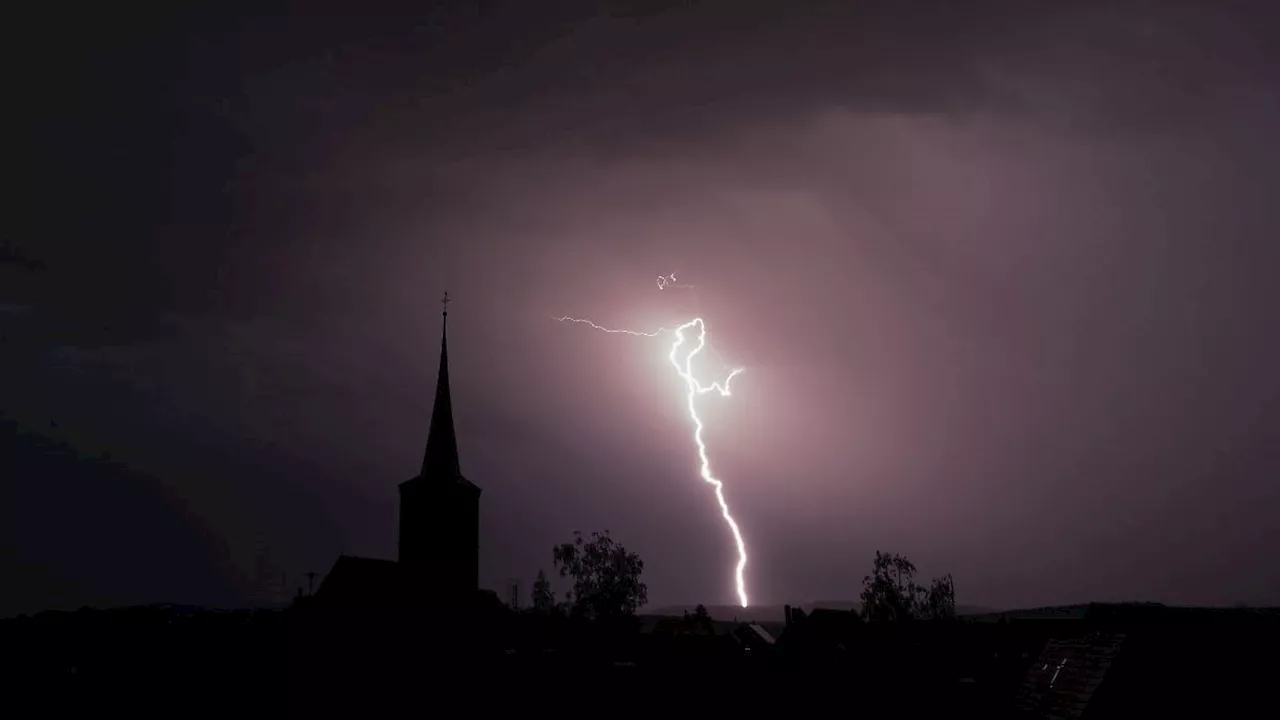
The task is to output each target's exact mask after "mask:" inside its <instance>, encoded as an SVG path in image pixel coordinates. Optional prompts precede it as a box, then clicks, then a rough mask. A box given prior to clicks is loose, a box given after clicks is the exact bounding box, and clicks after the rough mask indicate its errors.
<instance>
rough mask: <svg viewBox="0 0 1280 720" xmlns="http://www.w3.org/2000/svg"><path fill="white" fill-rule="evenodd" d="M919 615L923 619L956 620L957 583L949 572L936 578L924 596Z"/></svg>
mask: <svg viewBox="0 0 1280 720" xmlns="http://www.w3.org/2000/svg"><path fill="white" fill-rule="evenodd" d="M922 600H923V601H922V603H921V607H920V610H919V616H920V618H921V619H923V620H954V619H955V617H956V584H955V581H954V580H952V579H951V574H950V573H948V574H946V575H943V576H942V577H940V578H934V580H933V584H932V585H930V586H929V590H928V592H926V593H924V596H923V598H922Z"/></svg>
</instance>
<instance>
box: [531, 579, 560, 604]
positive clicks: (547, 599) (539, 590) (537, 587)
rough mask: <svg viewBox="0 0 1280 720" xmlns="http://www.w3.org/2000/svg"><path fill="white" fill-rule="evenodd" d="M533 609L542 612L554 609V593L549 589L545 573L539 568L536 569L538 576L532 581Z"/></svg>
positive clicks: (549, 585)
mask: <svg viewBox="0 0 1280 720" xmlns="http://www.w3.org/2000/svg"><path fill="white" fill-rule="evenodd" d="M533 609H534V610H536V611H538V612H542V613H549V612H552V611H554V610H555V609H556V593H555V591H554V590H552V589H551V582H550V581H549V580H547V574H546V573H545V572H543V571H541V570H539V571H538V578H537V579H536V580H534V581H533Z"/></svg>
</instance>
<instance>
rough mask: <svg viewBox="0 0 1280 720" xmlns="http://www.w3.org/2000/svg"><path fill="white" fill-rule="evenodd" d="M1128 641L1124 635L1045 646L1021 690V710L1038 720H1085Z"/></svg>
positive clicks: (1102, 636) (1090, 638) (1018, 695)
mask: <svg viewBox="0 0 1280 720" xmlns="http://www.w3.org/2000/svg"><path fill="white" fill-rule="evenodd" d="M1124 640H1125V636H1124V635H1090V636H1086V637H1083V638H1073V639H1070V640H1050V641H1049V642H1047V643H1045V646H1044V649H1043V650H1041V652H1040V656H1039V657H1038V658H1037V659H1036V661H1035V663H1033V664H1032V666H1031V667H1030V668H1029V669H1028V670H1027V675H1026V677H1025V678H1024V679H1023V683H1022V686H1021V687H1020V688H1019V690H1018V694H1017V698H1016V706H1017V708H1018V710H1020V711H1021V712H1023V713H1026V714H1030V715H1033V716H1036V717H1053V718H1064V719H1067V720H1070V719H1074V718H1080V717H1082V716H1083V715H1084V713H1085V710H1086V709H1087V708H1088V706H1089V701H1090V699H1091V698H1092V697H1093V694H1094V692H1096V691H1097V689H1098V687H1099V686H1101V685H1102V682H1103V680H1104V679H1105V678H1106V676H1107V671H1108V670H1110V669H1111V664H1112V662H1113V661H1114V660H1115V658H1116V656H1117V655H1118V654H1119V652H1120V649H1121V647H1122V646H1123V644H1124Z"/></svg>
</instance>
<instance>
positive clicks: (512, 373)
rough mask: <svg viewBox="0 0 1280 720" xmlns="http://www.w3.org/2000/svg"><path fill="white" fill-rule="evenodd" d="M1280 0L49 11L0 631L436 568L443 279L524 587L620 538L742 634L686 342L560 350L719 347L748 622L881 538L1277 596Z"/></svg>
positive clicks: (11, 294) (4, 254)
mask: <svg viewBox="0 0 1280 720" xmlns="http://www.w3.org/2000/svg"><path fill="white" fill-rule="evenodd" d="M1268 4H1269V3H1266V2H1231V1H1230V0H1227V1H1219V2H1213V3H1209V2H1204V3H1190V2H1175V1H1169V0H1159V1H1157V0H1151V1H1149V2H1109V3H1102V2H1093V1H1092V0H1091V1H1089V2H1079V1H1077V2H1070V3H1049V2H1044V3H1033V2H1014V1H1013V0H1010V1H1009V2H995V1H990V0H982V1H980V2H964V3H960V2H933V3H927V2H907V1H903V0H898V1H894V2H889V1H884V2H874V1H867V2H828V3H805V2H799V1H797V0H792V1H790V2H785V3H783V2H779V3H774V4H771V5H766V4H762V3H755V4H751V3H745V2H727V1H726V2H709V3H691V2H639V1H634V2H563V3H551V2H528V1H514V0H513V1H512V2H488V3H429V2H419V3H406V4H404V5H403V6H402V7H399V8H396V9H394V10H393V9H391V8H389V7H388V6H385V5H380V4H379V3H353V4H351V5H350V7H348V8H347V9H346V11H345V12H339V11H337V10H319V9H317V7H318V6H317V5H316V4H315V3H296V4H294V6H293V7H286V6H284V5H282V4H280V3H265V2H264V3H254V7H255V8H256V10H255V11H254V12H253V13H248V12H243V13H242V12H238V11H237V10H236V9H235V8H233V7H232V6H231V5H230V4H227V3H218V4H215V5H208V6H201V7H199V8H196V7H195V6H187V9H171V10H168V11H163V14H154V13H155V12H156V11H154V10H147V11H145V12H144V11H143V10H142V9H137V10H134V11H128V12H126V11H125V10H122V9H121V7H122V6H121V5H119V4H107V5H102V6H101V7H100V8H98V9H91V10H86V9H84V8H79V7H77V8H75V9H71V8H66V9H61V10H57V9H54V8H49V9H42V10H39V11H38V12H40V13H43V16H32V17H27V18H24V19H23V20H22V21H21V22H17V21H15V22H14V23H13V24H11V25H10V27H8V28H7V30H8V31H9V34H11V35H13V36H14V37H12V38H11V39H10V40H9V41H8V42H7V44H8V47H9V50H10V54H11V59H10V61H9V62H8V63H7V65H8V70H9V73H8V75H9V77H10V78H11V80H10V81H9V82H8V83H7V84H6V85H7V87H6V95H7V97H8V102H7V103H6V115H8V116H9V119H10V122H11V123H13V122H16V124H14V125H11V126H10V127H12V128H13V129H12V130H10V132H9V133H6V136H7V137H6V140H7V142H8V143H9V145H10V146H11V147H10V151H9V152H7V153H6V156H7V157H9V158H10V162H9V163H7V166H8V172H7V173H6V174H7V175H8V176H9V177H10V183H9V187H10V188H11V189H10V190H9V193H10V203H8V204H7V210H6V212H5V213H4V218H3V221H2V223H3V225H2V227H3V237H2V238H0V241H2V242H3V243H4V244H3V246H0V336H2V338H3V339H2V340H0V371H2V372H0V411H3V417H4V423H3V424H2V425H0V436H2V437H3V442H4V445H3V447H4V453H6V454H8V455H9V459H8V460H6V461H5V463H4V464H0V577H3V578H5V583H4V584H5V585H6V591H5V592H4V593H0V616H3V615H10V614H15V613H19V612H32V611H38V610H41V609H46V608H53V607H70V608H74V607H78V606H80V605H81V604H99V605H114V604H124V603H135V602H153V601H177V602H191V603H203V604H212V605H234V604H242V603H245V602H248V600H247V598H248V597H249V593H251V591H252V588H251V585H252V582H253V575H254V572H255V552H256V550H255V547H256V545H257V543H259V542H265V543H267V544H268V545H269V546H270V548H271V553H272V562H273V563H274V564H276V565H277V566H278V567H279V568H281V569H283V570H285V571H287V572H288V573H290V580H289V584H290V585H291V586H292V585H294V584H295V582H296V581H297V580H298V579H299V578H300V575H301V573H303V572H306V571H308V570H314V571H316V572H318V573H324V572H325V571H327V570H328V569H329V568H330V567H331V565H332V563H333V561H334V559H335V558H336V557H337V555H338V553H340V552H346V553H351V554H357V555H366V556H374V557H389V558H393V557H394V556H395V547H396V546H395V541H396V508H397V494H396V485H397V484H398V483H399V482H401V481H403V480H406V479H408V478H409V477H411V476H412V475H414V474H415V473H416V472H417V470H418V467H419V464H420V463H421V457H422V450H423V445H424V443H425V440H426V437H427V429H428V424H429V418H430V412H431V403H432V397H433V393H434V388H435V373H436V369H437V360H438V355H439V336H440V305H439V298H440V296H441V295H442V293H443V292H444V291H445V290H448V291H449V293H450V296H451V297H452V298H453V299H454V301H455V302H453V303H452V304H451V306H450V316H449V321H450V335H449V337H450V343H449V350H450V357H451V375H452V383H453V402H454V408H455V413H456V422H457V426H458V432H459V438H458V443H459V448H460V452H461V455H462V466H463V472H464V473H465V474H466V475H467V476H468V478H469V479H471V480H472V481H474V482H475V483H476V484H478V485H479V486H481V487H482V488H483V489H484V496H483V499H482V508H481V523H482V530H481V532H482V538H481V542H482V548H481V568H480V577H481V582H482V584H484V585H486V586H489V587H493V588H495V589H496V588H499V587H501V586H502V584H503V583H504V582H505V581H507V580H509V579H513V578H519V579H520V580H522V581H523V582H524V592H525V593H526V594H527V592H528V589H529V585H530V582H531V580H532V577H533V576H534V575H535V574H536V572H537V571H538V569H539V568H545V569H547V570H548V571H551V569H552V567H551V552H550V548H551V546H552V544H554V543H557V542H562V541H565V540H568V539H570V536H571V533H572V531H573V530H575V529H581V530H584V531H591V530H604V529H608V530H610V531H611V532H612V534H613V535H614V537H615V538H617V539H618V540H620V541H621V542H623V543H624V544H625V545H626V546H627V547H628V548H630V549H633V550H636V551H638V552H639V553H640V554H641V555H642V556H643V558H644V559H645V562H646V572H645V579H646V580H647V581H648V584H649V590H650V600H651V602H652V604H654V605H663V604H672V603H695V602H704V603H707V604H728V603H731V602H732V601H733V600H734V594H733V585H732V566H733V562H734V560H735V553H734V548H733V545H732V540H731V537H730V535H729V534H728V532H727V531H726V529H725V527H724V525H723V524H722V522H721V520H720V518H719V515H718V510H717V508H716V506H715V500H714V497H713V495H712V493H711V489H710V488H709V487H708V486H706V485H704V484H703V483H702V482H701V481H700V480H699V479H698V478H697V467H696V463H695V455H694V449H693V446H692V441H691V435H690V431H691V428H690V424H689V419H688V417H687V416H686V415H685V411H684V406H683V391H682V387H681V384H680V380H679V379H678V377H676V376H675V375H674V374H673V371H672V369H671V367H670V366H669V365H668V364H667V358H666V352H667V350H668V348H669V343H668V342H667V341H665V340H645V339H639V338H631V337H626V336H618V335H604V334H601V333H596V332H593V331H591V330H589V329H587V328H585V327H582V326H568V325H563V324H559V323H556V322H555V321H554V320H552V318H553V317H554V316H560V315H575V316H579V317H588V318H591V319H593V320H595V321H596V322H599V323H601V324H604V325H611V326H619V327H630V328H635V329H639V330H651V329H654V328H656V327H658V326H661V325H667V326H670V325H671V324H672V323H677V322H680V321H683V320H686V319H688V318H690V317H693V316H694V315H699V316H702V317H704V318H705V319H706V322H707V325H708V328H709V333H710V339H711V341H712V343H713V344H714V346H715V349H716V350H717V351H718V352H719V354H720V355H721V356H722V357H723V358H724V361H725V362H726V363H728V364H729V365H733V366H738V365H740V366H743V367H745V368H746V370H745V372H744V373H743V374H742V375H741V376H739V377H737V378H735V380H734V388H733V389H734V395H733V397H731V398H727V399H721V398H714V399H708V400H707V401H706V402H705V404H704V405H703V406H702V407H703V408H704V418H705V419H706V421H707V424H708V432H707V441H708V443H709V446H710V448H711V451H712V459H713V461H714V463H715V470H716V472H717V474H718V475H720V476H721V477H723V478H724V480H725V482H726V492H727V497H728V499H729V502H730V504H731V505H732V507H733V508H734V511H735V514H736V516H737V518H738V519H739V521H740V522H741V524H742V528H743V531H744V533H745V535H746V538H747V542H748V546H749V548H750V550H751V564H750V566H749V567H748V571H747V581H748V586H749V589H750V591H751V596H752V600H753V603H764V604H772V603H782V602H796V601H801V602H807V601H814V600H834V599H852V598H856V596H857V594H858V592H859V589H860V586H861V580H862V576H863V575H864V574H866V572H867V571H868V570H869V568H870V563H871V558H872V556H873V555H874V552H875V551H876V550H877V549H881V550H887V551H894V552H901V553H904V554H906V555H907V556H909V557H910V558H911V559H912V560H914V561H915V563H916V564H917V566H919V568H920V570H921V572H922V573H923V574H924V575H926V576H931V575H938V574H941V573H944V572H950V573H952V574H953V575H954V576H955V579H956V587H957V596H958V600H959V602H960V603H961V604H966V605H981V606H991V607H1016V606H1034V605H1044V604H1057V603H1069V602H1082V601H1089V600H1131V599H1140V600H1154V601H1163V602H1170V603H1196V604H1232V603H1237V602H1246V603H1256V604H1268V603H1269V604H1277V603H1280V569H1277V566H1276V564H1275V562H1274V561H1273V560H1268V559H1267V556H1268V552H1269V551H1272V552H1273V551H1274V549H1275V548H1276V547H1280V405H1278V404H1277V398H1278V394H1280V333H1278V332H1277V323H1276V320H1275V317H1276V310H1277V308H1280V285H1278V284H1277V282H1276V278H1277V277H1278V274H1280V243H1278V242H1277V229H1278V228H1280V202H1277V201H1276V188H1277V187H1280V142H1278V141H1277V140H1276V131H1275V129H1276V128H1277V127H1280V90H1277V88H1280V84H1277V80H1278V78H1277V77H1276V75H1277V72H1276V68H1278V67H1280V57H1277V51H1276V50H1275V47H1274V38H1275V37H1278V36H1280V22H1277V20H1280V18H1277V17H1275V11H1268V10H1267V9H1266V8H1267V5H1268ZM553 5H554V6H555V7H556V8H558V9H555V10H552V9H550V7H551V6H553ZM375 6H377V7H375ZM748 6H749V7H748ZM139 7H141V6H139ZM782 8H786V10H785V11H784V10H783V9H782ZM33 12H34V11H33ZM1268 13H1270V14H1268ZM1269 43H1270V44H1271V45H1272V47H1271V48H1268V47H1267V46H1268V44H1269ZM15 192H16V195H14V193H15ZM673 272H674V273H676V274H677V277H678V278H679V280H680V281H681V282H684V283H690V284H693V285H695V286H696V289H695V290H689V289H685V288H670V289H668V290H664V291H659V290H658V288H657V286H656V283H655V278H656V277H657V276H659V275H662V274H666V273H673ZM706 369H707V372H708V373H710V372H712V371H713V370H719V369H720V368H719V367H718V366H716V365H715V364H714V363H710V364H708V365H707V366H706ZM33 436H38V437H33ZM39 438H44V439H43V440H40V439H39ZM37 442H46V443H47V442H66V443H70V444H71V445H73V446H74V447H75V448H77V450H78V451H79V452H80V453H81V454H82V455H84V456H86V457H88V458H98V459H99V462H97V463H96V465H95V467H97V468H98V469H97V470H93V471H92V472H91V471H90V470H84V471H83V472H81V473H80V475H76V474H75V472H72V471H70V470H66V468H68V467H73V466H75V465H76V463H80V464H81V465H84V464H86V463H87V461H74V462H73V461H71V460H63V461H55V460H50V459H48V458H47V457H44V456H41V457H44V459H33V458H36V455H38V454H39V453H37V452H36V451H33V450H32V449H31V448H32V447H35V445H34V444H35V443H37ZM103 452H108V453H110V455H111V458H112V462H114V463H115V465H111V464H110V463H104V462H102V461H101V460H102V456H101V454H102V453H103ZM15 458H16V460H14V459H15ZM24 458H25V459H24ZM59 462H61V463H62V465H57V463H59ZM54 465H57V467H54ZM64 466H65V467H64ZM108 466H109V467H108ZM50 468H52V469H50ZM103 468H107V469H103ZM76 472H80V471H76ZM73 476H74V477H73ZM77 478H78V479H77ZM8 588H15V590H9V589H8Z"/></svg>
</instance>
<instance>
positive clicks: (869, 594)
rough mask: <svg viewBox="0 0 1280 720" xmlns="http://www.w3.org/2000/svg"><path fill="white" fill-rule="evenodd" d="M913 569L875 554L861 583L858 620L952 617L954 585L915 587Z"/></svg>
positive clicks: (944, 580) (943, 581) (945, 581)
mask: <svg viewBox="0 0 1280 720" xmlns="http://www.w3.org/2000/svg"><path fill="white" fill-rule="evenodd" d="M915 575H916V566H915V565H914V564H913V563H912V562H911V561H910V560H908V559H906V558H905V557H903V556H902V555H898V554H897V553H894V554H893V555H890V554H888V553H882V552H880V551H878V550H877V551H876V557H875V560H874V561H873V562H872V569H871V574H870V575H868V576H866V577H864V578H863V579H862V616H863V617H864V618H865V619H867V620H871V621H878V622H884V621H891V622H895V621H903V620H948V619H951V618H954V617H955V616H956V591H955V582H954V581H953V580H952V579H951V576H950V575H944V576H942V577H940V578H935V579H934V580H933V584H932V585H931V586H929V587H928V588H924V587H921V586H919V585H916V583H915Z"/></svg>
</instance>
